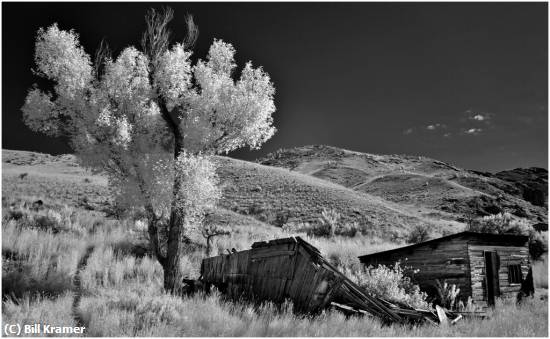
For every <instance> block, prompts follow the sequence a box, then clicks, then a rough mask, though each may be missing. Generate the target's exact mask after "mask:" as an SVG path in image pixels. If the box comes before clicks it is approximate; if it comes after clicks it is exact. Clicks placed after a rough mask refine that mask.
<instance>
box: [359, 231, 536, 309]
mask: <svg viewBox="0 0 550 339" xmlns="http://www.w3.org/2000/svg"><path fill="white" fill-rule="evenodd" d="M359 260H360V261H361V262H362V263H363V264H365V265H372V266H377V265H386V266H393V265H394V264H395V262H397V261H399V262H401V265H402V266H408V267H410V268H411V269H413V270H418V271H417V272H416V273H410V275H411V278H412V280H413V281H414V282H415V283H417V284H418V285H419V286H420V288H421V290H423V291H425V292H427V293H428V294H429V295H432V296H436V295H437V294H436V291H437V290H436V284H435V281H436V279H438V280H439V281H440V282H443V280H445V281H446V282H447V283H449V284H455V285H456V286H457V287H459V288H460V293H459V295H458V299H459V300H462V301H463V302H464V303H466V301H467V300H468V297H471V298H472V301H473V303H474V304H475V305H476V306H478V307H480V308H481V309H485V308H487V307H488V306H491V305H494V303H495V298H497V297H502V298H512V297H514V298H515V297H516V296H517V294H518V293H519V291H520V289H521V286H522V282H524V280H525V278H526V277H527V275H528V272H529V269H530V261H529V245H528V237H526V236H518V235H509V234H486V233H475V232H461V233H457V234H452V235H449V236H445V237H442V238H437V239H433V240H429V241H425V242H422V243H418V244H414V245H410V246H405V247H400V248H396V249H392V250H389V251H383V252H378V253H373V254H368V255H364V256H360V257H359ZM528 283H530V285H531V286H530V287H531V288H533V287H532V279H531V280H530V282H528Z"/></svg>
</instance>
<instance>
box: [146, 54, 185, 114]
mask: <svg viewBox="0 0 550 339" xmlns="http://www.w3.org/2000/svg"><path fill="white" fill-rule="evenodd" d="M190 56H191V52H187V51H185V49H184V46H183V45H182V44H176V45H175V46H174V47H173V48H172V50H168V51H166V52H165V53H164V55H163V56H162V57H161V58H160V60H159V62H158V64H157V67H156V69H155V71H156V72H155V82H156V85H157V86H158V88H159V90H160V92H161V94H162V96H163V97H164V98H165V100H166V105H167V107H168V110H169V111H172V109H173V108H174V107H176V106H180V105H181V104H182V103H183V101H184V100H185V99H186V96H187V95H188V91H189V87H190V86H191V77H192V74H191V61H190V60H189V57H190Z"/></svg>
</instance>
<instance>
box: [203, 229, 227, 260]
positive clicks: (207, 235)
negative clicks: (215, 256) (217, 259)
mask: <svg viewBox="0 0 550 339" xmlns="http://www.w3.org/2000/svg"><path fill="white" fill-rule="evenodd" d="M201 234H202V236H203V238H204V240H205V241H206V249H205V251H204V252H205V254H206V256H207V257H208V256H210V255H211V254H212V240H214V238H215V237H218V236H221V235H229V234H230V232H229V229H228V228H227V227H223V226H220V225H216V224H206V225H203V227H202V229H201Z"/></svg>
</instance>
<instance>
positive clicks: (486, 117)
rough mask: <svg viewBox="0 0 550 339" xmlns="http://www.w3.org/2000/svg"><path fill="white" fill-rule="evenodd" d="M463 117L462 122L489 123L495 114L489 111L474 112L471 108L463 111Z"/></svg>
mask: <svg viewBox="0 0 550 339" xmlns="http://www.w3.org/2000/svg"><path fill="white" fill-rule="evenodd" d="M464 115H465V116H466V118H465V119H462V120H461V121H462V122H467V121H470V122H474V123H484V124H486V125H490V124H491V120H492V119H493V117H494V116H495V115H494V114H493V113H489V112H476V111H473V110H471V109H468V110H466V111H464Z"/></svg>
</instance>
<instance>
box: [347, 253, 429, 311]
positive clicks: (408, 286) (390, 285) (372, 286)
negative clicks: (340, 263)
mask: <svg viewBox="0 0 550 339" xmlns="http://www.w3.org/2000/svg"><path fill="white" fill-rule="evenodd" d="M343 271H344V272H343V273H344V274H345V275H347V276H348V277H349V278H350V279H352V280H353V281H354V282H355V283H357V284H358V285H359V286H361V287H362V288H364V289H365V290H366V291H367V292H368V293H370V294H371V295H374V296H376V297H380V298H384V299H387V300H390V301H394V302H399V303H404V304H407V305H409V306H411V307H414V308H423V309H428V308H429V303H428V302H427V301H426V298H427V297H428V296H427V294H426V293H424V292H421V291H420V287H419V286H418V285H416V284H414V283H413V282H412V280H411V278H410V276H409V275H410V274H411V273H416V272H415V271H412V272H406V271H407V268H406V267H403V266H401V264H400V263H399V262H396V263H395V265H394V266H393V267H387V266H384V265H379V266H378V267H376V268H374V267H373V266H369V267H367V268H359V269H356V270H352V269H350V268H347V269H346V268H344V269H343Z"/></svg>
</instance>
